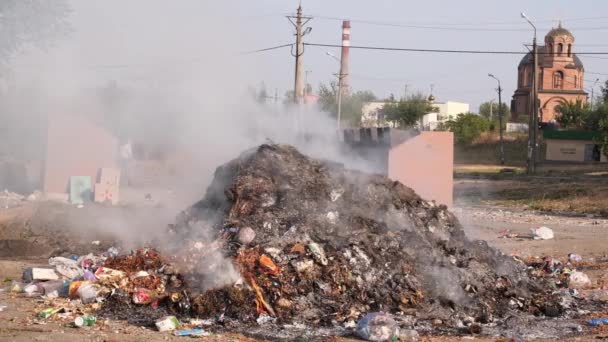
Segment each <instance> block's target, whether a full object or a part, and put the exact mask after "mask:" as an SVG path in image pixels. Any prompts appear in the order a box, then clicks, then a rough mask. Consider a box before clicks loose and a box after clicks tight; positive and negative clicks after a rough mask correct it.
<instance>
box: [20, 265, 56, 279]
mask: <svg viewBox="0 0 608 342" xmlns="http://www.w3.org/2000/svg"><path fill="white" fill-rule="evenodd" d="M58 279H59V276H58V275H57V273H56V272H55V270H54V269H52V268H42V267H28V268H26V269H25V270H23V280H24V281H26V282H31V281H33V280H58Z"/></svg>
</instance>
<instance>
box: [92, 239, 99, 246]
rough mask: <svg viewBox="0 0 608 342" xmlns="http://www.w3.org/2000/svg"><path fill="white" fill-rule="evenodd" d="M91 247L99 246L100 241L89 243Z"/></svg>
mask: <svg viewBox="0 0 608 342" xmlns="http://www.w3.org/2000/svg"><path fill="white" fill-rule="evenodd" d="M91 245H95V246H99V245H101V241H99V240H95V241H91Z"/></svg>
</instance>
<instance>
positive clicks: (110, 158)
mask: <svg viewBox="0 0 608 342" xmlns="http://www.w3.org/2000/svg"><path fill="white" fill-rule="evenodd" d="M47 134H48V136H47V149H46V158H45V169H44V192H46V193H66V192H67V190H68V184H69V180H70V176H90V177H91V184H94V183H95V182H96V180H97V174H98V171H99V169H100V168H102V167H108V168H116V167H117V157H118V155H117V153H118V142H117V140H116V139H115V138H114V137H113V136H112V135H111V134H110V133H109V132H108V131H107V130H105V129H104V128H103V127H101V125H98V124H96V123H94V122H93V121H91V120H89V119H88V118H86V117H85V116H84V115H56V116H52V117H49V120H48V131H47Z"/></svg>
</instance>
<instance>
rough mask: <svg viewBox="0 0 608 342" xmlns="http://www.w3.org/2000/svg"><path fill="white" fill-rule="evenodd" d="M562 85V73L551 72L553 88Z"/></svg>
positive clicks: (558, 87)
mask: <svg viewBox="0 0 608 342" xmlns="http://www.w3.org/2000/svg"><path fill="white" fill-rule="evenodd" d="M563 85H564V73H563V72H561V71H556V72H555V73H553V88H555V89H562V87H563Z"/></svg>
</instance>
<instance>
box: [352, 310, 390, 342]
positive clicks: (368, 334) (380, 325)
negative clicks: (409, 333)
mask: <svg viewBox="0 0 608 342" xmlns="http://www.w3.org/2000/svg"><path fill="white" fill-rule="evenodd" d="M357 335H358V336H359V337H361V338H362V339H364V340H367V341H393V340H396V339H397V338H399V326H398V325H397V322H395V320H394V319H393V317H391V315H389V314H387V313H384V312H372V313H368V314H366V315H365V316H363V318H361V319H360V320H359V322H358V323H357Z"/></svg>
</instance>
